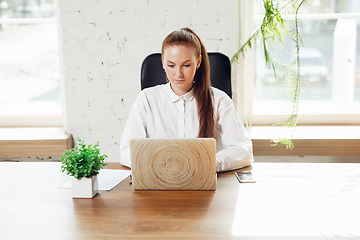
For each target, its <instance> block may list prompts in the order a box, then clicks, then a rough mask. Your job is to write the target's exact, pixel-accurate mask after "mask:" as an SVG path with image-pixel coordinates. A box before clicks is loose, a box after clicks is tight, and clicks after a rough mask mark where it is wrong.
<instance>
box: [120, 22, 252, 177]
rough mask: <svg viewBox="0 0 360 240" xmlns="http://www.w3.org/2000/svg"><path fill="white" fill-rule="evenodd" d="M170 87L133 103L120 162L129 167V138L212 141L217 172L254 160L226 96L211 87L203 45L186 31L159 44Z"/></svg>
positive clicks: (151, 90) (160, 87)
mask: <svg viewBox="0 0 360 240" xmlns="http://www.w3.org/2000/svg"><path fill="white" fill-rule="evenodd" d="M162 63H163V68H164V70H165V72H166V75H167V78H168V80H169V83H167V84H163V85H158V86H155V87H152V88H147V89H144V90H143V91H141V92H140V94H139V96H138V98H137V99H136V101H135V103H134V105H133V107H132V109H131V112H130V116H129V118H128V121H127V123H126V126H125V130H124V133H123V135H122V138H121V141H120V153H121V160H120V163H121V164H123V165H125V166H128V167H131V160H130V149H129V142H130V139H132V138H197V137H198V138H215V139H216V152H217V153H216V162H217V163H216V171H217V172H220V171H227V170H232V169H237V168H241V167H245V166H248V165H250V164H251V163H252V162H253V155H252V144H251V140H250V138H249V137H248V135H247V133H246V131H245V129H244V126H243V124H242V122H241V120H240V118H239V117H238V115H237V113H236V111H235V108H234V105H233V102H232V100H231V99H230V98H229V97H228V96H227V94H226V93H224V92H222V91H221V90H218V89H216V88H212V87H211V84H210V65H209V59H208V55H207V51H206V49H205V46H204V44H203V43H202V41H201V40H200V38H199V37H198V36H197V35H196V34H195V33H194V32H193V31H192V30H191V29H189V28H183V29H181V30H179V31H174V32H172V33H170V34H169V35H168V36H167V37H166V38H165V40H164V41H163V44H162Z"/></svg>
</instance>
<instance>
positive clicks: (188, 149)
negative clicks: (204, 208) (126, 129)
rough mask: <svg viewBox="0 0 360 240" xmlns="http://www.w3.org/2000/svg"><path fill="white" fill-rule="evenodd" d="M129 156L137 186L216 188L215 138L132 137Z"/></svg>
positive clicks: (151, 188)
mask: <svg viewBox="0 0 360 240" xmlns="http://www.w3.org/2000/svg"><path fill="white" fill-rule="evenodd" d="M130 155H131V171H132V173H131V174H132V186H133V188H134V189H138V190H215V189H216V177H217V175H216V141H215V139H213V138H196V139H151V138H150V139H149V138H148V139H132V140H131V141H130Z"/></svg>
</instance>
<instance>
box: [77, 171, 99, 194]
mask: <svg viewBox="0 0 360 240" xmlns="http://www.w3.org/2000/svg"><path fill="white" fill-rule="evenodd" d="M97 185H98V181H97V176H94V177H92V178H81V179H77V178H72V179H71V191H72V195H73V198H93V197H94V196H95V195H96V194H97V192H98V190H97V189H98V186H97Z"/></svg>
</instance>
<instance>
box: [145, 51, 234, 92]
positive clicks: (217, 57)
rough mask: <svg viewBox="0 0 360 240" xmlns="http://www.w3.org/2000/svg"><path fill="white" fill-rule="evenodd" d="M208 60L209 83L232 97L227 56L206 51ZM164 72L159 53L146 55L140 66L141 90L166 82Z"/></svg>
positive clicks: (229, 66)
mask: <svg viewBox="0 0 360 240" xmlns="http://www.w3.org/2000/svg"><path fill="white" fill-rule="evenodd" d="M208 55H209V61H210V80H211V85H212V86H213V87H216V88H218V89H220V90H222V91H224V92H225V93H227V95H229V97H230V98H231V97H232V92H231V64H230V60H229V58H228V57H227V56H226V55H224V54H222V53H217V52H215V53H208ZM166 82H167V81H166V74H165V71H164V69H163V67H162V63H161V54H160V53H153V54H151V55H149V56H147V57H146V58H145V59H144V61H143V63H142V66H141V90H143V89H144V88H148V87H153V86H156V85H158V84H164V83H166Z"/></svg>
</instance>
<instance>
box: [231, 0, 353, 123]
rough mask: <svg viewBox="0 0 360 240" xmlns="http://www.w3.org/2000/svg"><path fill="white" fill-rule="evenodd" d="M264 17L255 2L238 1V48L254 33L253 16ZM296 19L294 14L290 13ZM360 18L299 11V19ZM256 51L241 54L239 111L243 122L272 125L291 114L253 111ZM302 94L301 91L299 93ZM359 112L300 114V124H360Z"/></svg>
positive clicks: (347, 14) (250, 50)
mask: <svg viewBox="0 0 360 240" xmlns="http://www.w3.org/2000/svg"><path fill="white" fill-rule="evenodd" d="M258 17H261V18H262V17H263V16H261V15H254V14H253V1H239V22H240V23H239V28H240V29H239V43H240V44H239V48H240V46H241V45H243V44H244V43H245V42H246V40H247V39H248V38H249V37H250V36H251V34H252V32H253V22H254V18H258ZM287 17H288V18H294V15H289V16H287ZM339 18H360V13H324V14H299V15H298V19H306V20H309V19H312V20H315V19H339ZM254 71H255V66H254V50H253V49H248V50H247V51H246V56H245V57H244V56H240V59H239V63H238V64H237V72H238V76H237V81H238V84H237V85H238V87H237V91H238V99H237V111H238V114H239V116H240V118H241V119H242V120H243V122H244V125H246V126H252V125H272V124H276V123H278V122H280V121H281V120H283V119H284V118H285V117H287V116H288V115H285V114H284V115H282V114H254V113H253V101H254V99H253V91H254V85H253V83H254V80H255V79H254ZM300 94H301V93H300ZM359 124H360V113H359V114H340V113H339V114H298V125H359Z"/></svg>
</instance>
